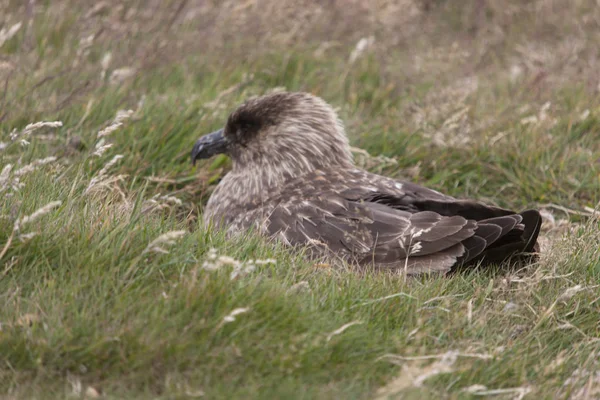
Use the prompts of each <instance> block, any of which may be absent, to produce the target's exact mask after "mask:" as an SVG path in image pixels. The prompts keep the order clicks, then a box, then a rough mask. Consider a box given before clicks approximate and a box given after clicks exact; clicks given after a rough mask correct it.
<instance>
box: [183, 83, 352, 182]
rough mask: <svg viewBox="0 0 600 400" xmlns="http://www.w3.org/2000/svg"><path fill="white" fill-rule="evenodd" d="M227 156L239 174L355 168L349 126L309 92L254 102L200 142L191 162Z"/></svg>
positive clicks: (242, 108) (250, 101) (269, 95)
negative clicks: (243, 172) (261, 171)
mask: <svg viewBox="0 0 600 400" xmlns="http://www.w3.org/2000/svg"><path fill="white" fill-rule="evenodd" d="M221 153H224V154H227V155H229V156H230V157H231V159H232V161H233V169H234V170H244V169H253V168H256V167H259V168H268V167H270V168H271V169H274V170H279V171H281V172H286V174H287V175H288V176H289V175H292V176H294V175H297V174H300V173H302V172H308V171H310V170H314V169H317V168H330V167H335V166H351V165H352V155H351V152H350V147H349V145H348V138H347V137H346V134H345V132H344V127H343V125H342V123H341V121H340V120H339V119H338V117H337V115H336V113H335V111H334V110H333V109H332V108H331V106H330V105H329V104H327V103H326V102H325V101H323V100H322V99H321V98H319V97H316V96H313V95H311V94H308V93H300V92H277V93H273V94H268V95H265V96H261V97H257V98H253V99H250V100H248V101H246V102H245V103H243V104H242V105H240V106H239V107H238V108H237V109H236V110H234V111H233V112H232V113H231V114H230V115H229V118H228V119H227V122H226V124H225V126H224V127H223V129H219V130H218V131H216V132H213V133H210V134H208V135H206V136H203V137H201V138H200V139H198V141H196V143H195V145H194V148H193V150H192V162H195V161H196V160H198V159H205V158H209V157H211V156H213V155H216V154H221Z"/></svg>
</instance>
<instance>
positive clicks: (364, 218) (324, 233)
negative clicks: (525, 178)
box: [266, 192, 520, 273]
mask: <svg viewBox="0 0 600 400" xmlns="http://www.w3.org/2000/svg"><path fill="white" fill-rule="evenodd" d="M266 222H267V224H266V228H267V231H268V234H269V235H274V236H277V237H279V238H280V239H281V240H283V241H284V242H285V243H287V244H289V245H307V244H309V245H310V244H312V245H321V246H322V247H325V248H327V249H328V250H329V251H331V252H333V253H334V254H336V255H341V256H342V257H343V258H345V259H349V260H352V261H355V262H357V263H359V264H361V265H369V264H372V265H376V266H378V267H380V268H390V269H398V268H402V269H406V271H407V272H408V273H417V272H425V271H448V270H450V268H452V267H453V266H454V265H455V264H457V263H460V262H464V261H468V260H471V259H473V258H474V257H476V256H477V255H479V254H481V253H482V252H483V250H484V249H485V248H486V247H487V246H488V245H489V244H491V243H493V242H494V241H496V240H497V239H498V238H499V237H500V236H501V235H502V233H503V232H504V231H506V232H508V231H510V230H511V229H512V228H513V227H514V226H515V225H516V224H517V223H518V222H520V220H519V217H518V216H517V217H508V218H507V219H506V220H503V221H501V222H502V223H503V224H504V226H501V225H502V224H500V225H499V224H497V223H496V224H491V223H482V224H478V223H477V222H476V221H474V220H468V219H466V218H464V217H461V216H458V215H456V216H443V215H440V214H438V213H435V212H432V211H419V212H416V213H412V212H408V211H404V210H401V209H396V208H394V207H390V206H388V205H386V204H383V203H381V202H377V201H369V200H365V199H360V200H358V199H348V198H345V197H343V196H341V195H339V194H338V195H335V194H334V193H331V192H330V193H326V194H323V195H322V196H319V198H318V199H317V200H314V201H311V202H301V203H296V204H294V205H292V204H282V205H280V206H277V207H275V208H274V210H273V212H272V213H271V214H270V216H269V218H268V221H266Z"/></svg>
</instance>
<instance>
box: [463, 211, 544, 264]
mask: <svg viewBox="0 0 600 400" xmlns="http://www.w3.org/2000/svg"><path fill="white" fill-rule="evenodd" d="M541 224H542V218H541V216H540V213H539V212H538V211H536V210H526V211H523V212H522V213H520V214H512V215H506V216H501V217H492V218H487V219H484V220H480V221H478V222H477V228H476V230H475V234H474V236H473V237H471V238H469V239H467V240H465V241H463V246H465V249H466V250H465V254H464V255H463V256H462V257H461V259H460V260H459V263H458V264H457V265H462V266H465V265H472V264H475V263H479V262H483V263H485V264H490V263H497V262H501V261H504V260H506V259H507V258H509V257H511V256H518V255H526V256H529V255H530V254H524V253H532V252H535V251H536V250H537V238H538V235H539V232H540V227H541ZM482 245H483V248H482Z"/></svg>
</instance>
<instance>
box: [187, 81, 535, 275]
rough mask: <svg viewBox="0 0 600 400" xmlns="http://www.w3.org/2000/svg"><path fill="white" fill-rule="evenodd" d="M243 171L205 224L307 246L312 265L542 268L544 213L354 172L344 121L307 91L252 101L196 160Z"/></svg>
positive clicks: (206, 140) (203, 141) (204, 144)
mask: <svg viewBox="0 0 600 400" xmlns="http://www.w3.org/2000/svg"><path fill="white" fill-rule="evenodd" d="M217 154H226V155H227V156H229V157H230V158H231V161H232V167H231V170H230V171H229V172H227V173H226V174H225V176H224V177H223V178H222V179H221V180H220V181H219V183H218V184H217V186H216V187H215V188H214V190H213V191H212V193H211V195H210V198H209V200H208V202H207V204H206V206H205V208H204V210H203V222H204V224H205V225H206V226H208V227H211V229H217V230H222V231H225V232H226V233H227V235H228V236H236V235H239V234H243V233H250V232H254V234H257V235H261V236H264V237H266V238H270V239H273V240H275V241H277V242H280V243H283V244H284V245H286V246H290V247H295V248H296V247H297V248H304V249H306V250H307V252H306V254H307V255H308V257H324V258H327V257H329V258H331V259H334V260H342V261H343V262H344V263H346V265H351V266H354V267H356V268H357V269H365V268H372V269H375V270H389V271H394V272H398V273H404V274H407V275H416V274H423V273H437V272H439V273H442V274H445V273H450V272H452V271H456V270H459V269H460V268H463V267H469V266H477V265H489V264H495V263H501V262H504V261H506V260H508V259H515V260H525V259H526V257H529V258H527V260H531V258H532V257H535V255H536V254H537V252H538V245H537V237H538V234H539V231H540V227H541V222H542V219H541V216H540V213H539V212H538V211H537V210H535V209H527V210H525V211H522V212H515V211H512V210H508V209H504V208H500V207H496V206H492V205H488V204H484V203H483V202H480V201H477V200H472V199H458V198H454V197H452V196H449V195H446V194H443V193H441V192H439V191H437V190H434V189H430V188H427V187H424V186H420V185H418V184H416V183H411V182H407V181H402V180H398V179H393V178H390V177H386V176H382V175H378V174H374V173H371V172H369V171H367V170H364V169H361V168H359V167H358V166H356V165H355V163H354V161H353V156H352V151H351V147H350V144H349V139H348V136H347V135H346V132H345V128H344V125H343V122H342V121H341V119H340V118H339V117H338V115H337V113H336V112H335V110H334V109H333V107H332V106H331V105H329V104H328V103H327V102H326V101H325V100H323V99H322V98H321V97H318V96H316V95H313V94H310V93H307V92H288V91H280V92H275V93H270V94H266V95H262V96H257V97H253V98H249V99H247V100H246V101H245V102H243V103H242V104H241V105H239V106H238V107H237V108H236V109H234V110H233V111H232V112H231V113H230V115H229V116H228V118H227V120H226V123H225V125H224V127H223V128H222V129H219V130H217V131H215V132H213V133H210V134H207V135H205V136H203V137H201V138H200V139H198V140H197V141H196V142H195V143H194V145H193V148H192V152H191V158H192V163H193V164H195V163H196V161H197V160H200V159H208V158H210V157H212V156H214V155H217Z"/></svg>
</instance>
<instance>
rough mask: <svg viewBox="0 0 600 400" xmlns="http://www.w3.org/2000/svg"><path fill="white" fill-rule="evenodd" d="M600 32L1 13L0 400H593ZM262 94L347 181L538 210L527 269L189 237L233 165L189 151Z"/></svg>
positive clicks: (4, 6)
mask: <svg viewBox="0 0 600 400" xmlns="http://www.w3.org/2000/svg"><path fill="white" fill-rule="evenodd" d="M599 27H600V5H599V4H598V2H597V1H592V0H571V1H568V0H530V1H517V0H501V1H491V0H467V1H462V2H453V1H447V0H446V1H444V0H420V1H419V0H395V1H392V0H389V1H384V0H376V1H371V2H363V1H353V0H348V1H341V0H337V1H335V0H331V1H314V0H299V1H293V2H292V1H287V0H286V1H267V0H264V1H259V0H250V1H200V0H195V1H194V0H188V1H185V0H184V1H127V2H123V1H99V2H92V1H39V0H38V1H34V0H28V1H16V0H9V1H6V0H3V1H0V142H1V144H2V145H1V146H0V148H1V149H0V170H1V171H2V173H0V186H2V191H1V192H0V194H2V196H3V200H1V202H0V207H1V219H0V246H1V247H0V248H1V250H2V252H1V253H0V254H2V256H1V257H0V262H1V263H2V265H0V297H2V300H0V361H1V362H0V393H3V395H4V396H5V397H6V398H54V397H56V398H64V397H65V396H71V397H75V398H77V397H99V396H102V397H106V398H191V397H206V398H236V397H253V398H361V399H362V398H379V397H380V398H386V396H387V397H389V398H423V397H425V398H440V397H442V398H469V397H474V398H479V397H481V396H484V395H498V396H499V397H504V398H520V397H519V396H526V398H533V396H538V397H541V398H582V399H583V398H594V397H595V396H598V395H599V393H600V378H599V377H598V375H597V373H596V372H595V371H596V370H597V366H598V362H599V360H598V357H597V354H598V334H599V326H598V317H599V316H600V315H599V311H600V309H599V307H600V305H599V302H598V299H597V296H596V294H597V282H598V273H599V271H600V261H599V256H600V253H599V251H598V245H599V242H600V236H599V235H598V225H597V222H596V220H595V219H594V218H589V217H590V215H592V214H593V210H594V209H595V208H596V206H597V203H598V198H599V189H600V171H599V164H598V160H599V159H600V141H599V140H598V138H599V135H600V120H599V118H600V101H599V94H600V75H599V74H598V70H599V68H598V67H599V64H600V62H599V60H600V55H599V52H600V47H599V46H598V43H600V29H599ZM283 88H285V89H287V90H303V91H309V92H311V93H314V94H316V95H319V96H321V97H323V98H324V99H326V100H327V101H328V102H330V103H331V104H332V105H334V106H335V107H336V108H337V109H338V110H339V113H340V115H341V117H342V118H343V120H344V121H345V124H346V129H347V132H348V135H349V136H350V138H351V142H352V145H353V146H355V147H356V158H357V162H358V163H359V164H360V165H361V166H364V167H365V168H368V169H370V170H372V171H375V172H378V173H383V174H387V175H390V176H394V177H398V178H403V179H410V180H413V181H415V182H418V183H421V184H424V185H427V186H431V187H433V188H435V189H438V190H440V191H444V192H447V193H449V194H451V195H454V196H457V197H474V198H479V199H481V200H484V201H487V202H490V203H495V204H498V205H501V206H505V207H512V208H515V209H522V208H525V207H538V208H541V209H543V211H544V217H545V224H544V235H543V237H542V238H541V242H542V245H543V249H544V253H543V256H542V259H541V261H540V262H539V263H537V264H535V265H533V266H531V267H530V268H528V269H526V270H524V271H519V272H514V271H506V270H503V269H498V270H496V271H484V272H474V273H470V274H467V275H461V276H454V277H452V278H450V279H448V278H423V279H416V280H411V281H408V282H405V281H404V279H403V278H402V277H391V276H387V275H386V276H383V275H381V276H380V275H375V276H357V275H355V274H353V273H351V272H349V271H346V270H344V269H343V268H337V267H327V266H315V265H311V264H308V263H306V262H305V261H303V260H302V258H301V256H300V255H297V254H289V252H287V251H285V249H280V248H278V247H274V246H273V245H269V244H266V243H263V242H261V241H260V240H258V239H256V238H248V240H243V241H238V242H229V241H226V240H224V238H223V237H221V236H220V235H218V234H215V233H211V232H205V231H204V230H203V229H202V227H201V226H200V225H199V224H198V215H199V214H201V212H202V205H203V203H204V202H205V201H206V199H207V198H208V196H209V195H210V191H211V189H212V188H213V187H214V184H215V182H216V181H217V180H218V179H219V177H220V176H222V174H224V173H225V172H226V171H227V169H228V168H229V161H228V160H227V159H226V158H225V157H220V158H216V159H213V160H209V161H207V162H204V163H200V165H199V166H197V167H192V166H191V165H190V163H189V152H190V150H191V146H192V145H193V143H194V141H195V140H196V139H197V138H198V137H199V136H201V135H202V134H204V133H207V132H210V131H212V130H214V129H217V128H219V127H221V126H222V125H223V123H224V121H225V119H226V117H227V115H228V113H229V112H230V111H231V110H232V109H233V108H235V106H236V105H237V104H239V103H240V102H241V101H243V100H244V99H246V98H247V97H249V96H252V95H259V94H264V93H267V92H269V91H272V90H281V89H283ZM127 110H131V112H126V111H127ZM119 111H121V113H120V114H118V113H119ZM39 121H61V122H62V126H61V127H55V128H52V127H42V128H40V129H37V130H35V131H34V132H33V133H31V134H29V133H27V132H28V131H27V129H28V128H26V126H27V125H28V124H31V123H35V122H39ZM107 127H108V128H109V129H108V131H110V130H111V129H112V132H110V133H108V134H106V136H104V137H99V136H103V135H104V133H102V134H100V135H99V132H102V131H103V130H104V129H106V128H107ZM29 129H32V128H29ZM104 132H107V131H104ZM23 141H25V142H23ZM361 149H362V150H365V151H367V153H364V152H362V151H361ZM115 156H122V158H119V157H117V158H116V159H115V158H114V157H115ZM48 157H52V158H51V159H48ZM41 159H46V161H44V165H41V162H40V161H39V160H41ZM111 160H114V163H113V164H111V165H110V166H109V167H108V168H107V163H109V161H111ZM51 201H60V202H61V203H60V205H55V206H54V207H55V208H52V209H51V210H50V209H48V213H47V214H46V215H44V216H41V217H39V218H35V220H33V221H31V222H28V221H27V219H25V216H28V215H31V214H32V213H33V212H34V211H35V210H38V209H40V207H43V206H44V205H46V204H48V203H50V202H51ZM56 204H58V203H56ZM16 222H19V223H20V226H19V229H16V228H15V227H16V225H15V223H16ZM168 232H176V234H173V235H171V236H168V234H167V233H168ZM29 234H31V235H29ZM34 234H35V236H33V235H34ZM165 234H167V237H165V236H162V235H165ZM28 235H29V236H28ZM156 240H158V242H154V241H156ZM151 243H154V244H153V245H150V244H151ZM157 247H158V248H160V249H162V250H164V251H168V252H169V253H168V254H162V253H161V252H160V251H157V250H156V248H157ZM210 248H216V252H217V256H214V257H217V260H216V261H214V260H212V261H211V257H213V256H212V255H211V253H209V249H210ZM219 256H231V257H234V258H235V259H236V260H239V261H236V262H234V263H233V266H231V265H224V264H227V263H226V262H225V261H227V260H226V259H219V258H218V257H219ZM257 259H275V260H276V262H275V264H271V263H267V264H261V263H257V262H256V261H254V262H251V260H257ZM219 260H220V261H219ZM223 260H225V261H223ZM205 262H209V263H216V264H215V265H216V266H217V267H219V268H218V270H217V271H209V270H208V269H210V268H208V269H207V265H205ZM230 264H231V263H230ZM251 267H253V268H251ZM215 268H216V267H215ZM232 268H233V271H237V272H236V274H237V273H238V272H239V274H238V276H236V277H235V278H233V279H232V275H231V272H232ZM395 295H396V296H395ZM234 310H238V312H239V314H237V315H233V316H231V313H232V312H233V311H234ZM240 310H242V311H240ZM234 314H235V313H234ZM232 318H233V321H230V320H231V319H232ZM351 323H355V324H353V325H348V324H351ZM342 328H343V329H342ZM340 329H341V331H340ZM338 331H339V332H338ZM336 332H338V333H336ZM387 354H394V355H396V356H398V355H402V356H405V357H409V359H408V360H407V359H401V358H398V357H396V358H394V357H391V356H386V355H387ZM425 355H429V356H431V355H435V357H433V358H426V359H424V360H421V359H419V358H418V357H420V356H425ZM411 357H413V358H414V357H417V359H412V358H411ZM436 357H437V358H436ZM427 374H429V375H427ZM428 376H431V378H430V379H425V378H427V377H428ZM484 386H485V388H483V387H484ZM499 390H500V392H497V391H499ZM502 390H504V392H502ZM494 391H496V392H494Z"/></svg>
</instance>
